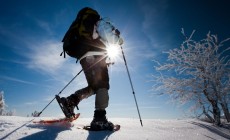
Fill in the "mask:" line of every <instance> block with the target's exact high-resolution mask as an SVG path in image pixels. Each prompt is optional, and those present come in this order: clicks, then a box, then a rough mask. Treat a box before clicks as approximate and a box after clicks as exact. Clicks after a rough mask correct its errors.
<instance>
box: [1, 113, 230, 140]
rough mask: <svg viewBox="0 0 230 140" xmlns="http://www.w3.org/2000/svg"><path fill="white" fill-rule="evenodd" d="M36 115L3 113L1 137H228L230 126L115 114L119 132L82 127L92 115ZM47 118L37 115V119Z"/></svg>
mask: <svg viewBox="0 0 230 140" xmlns="http://www.w3.org/2000/svg"><path fill="white" fill-rule="evenodd" d="M33 119H34V118H30V117H27V118H26V117H18V116H10V117H9V116H0V139H1V140H2V139H4V140H17V139H21V140H30V139H31V140H41V139H44V140H54V139H57V140H73V139H75V140H103V139H108V140H214V139H215V140H227V139H230V130H228V129H226V128H218V127H215V126H213V125H211V124H208V123H204V122H201V121H198V120H143V125H144V127H141V126H140V122H139V120H138V119H123V118H112V119H110V121H112V122H114V123H118V124H120V125H121V129H120V130H119V131H117V132H109V131H103V132H88V131H86V130H81V129H78V127H80V126H83V125H86V124H89V123H90V121H91V119H88V118H81V117H80V118H79V119H78V120H76V121H74V122H73V123H72V124H65V125H63V124H62V125H60V124H53V125H38V124H34V123H33V122H32V121H33ZM40 119H44V118H43V117H41V118H35V120H40Z"/></svg>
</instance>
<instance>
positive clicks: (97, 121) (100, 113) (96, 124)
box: [84, 110, 119, 131]
mask: <svg viewBox="0 0 230 140" xmlns="http://www.w3.org/2000/svg"><path fill="white" fill-rule="evenodd" d="M117 127H118V125H114V124H113V123H112V122H109V121H108V120H107V118H106V111H105V110H95V111H94V119H93V121H92V122H91V123H90V126H85V128H84V129H86V130H90V131H104V130H109V131H114V130H115V129H117ZM118 129H119V128H118Z"/></svg>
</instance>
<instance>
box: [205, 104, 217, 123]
mask: <svg viewBox="0 0 230 140" xmlns="http://www.w3.org/2000/svg"><path fill="white" fill-rule="evenodd" d="M203 113H204V115H205V116H206V117H207V118H208V119H209V121H210V122H212V123H214V122H215V120H214V119H213V118H212V117H211V116H210V115H209V114H208V113H207V111H206V109H205V107H204V106H203Z"/></svg>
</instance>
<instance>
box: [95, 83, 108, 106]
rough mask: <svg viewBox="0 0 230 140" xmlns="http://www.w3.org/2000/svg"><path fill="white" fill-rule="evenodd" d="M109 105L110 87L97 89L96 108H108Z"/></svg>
mask: <svg viewBox="0 0 230 140" xmlns="http://www.w3.org/2000/svg"><path fill="white" fill-rule="evenodd" d="M108 105H109V93H108V89H106V88H100V89H98V90H97V91H96V99H95V109H96V110H101V109H105V108H107V107H108Z"/></svg>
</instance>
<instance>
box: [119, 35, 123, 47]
mask: <svg viewBox="0 0 230 140" xmlns="http://www.w3.org/2000/svg"><path fill="white" fill-rule="evenodd" d="M123 43H124V40H123V39H122V38H121V37H120V38H119V40H118V44H119V45H122V44H123Z"/></svg>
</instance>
